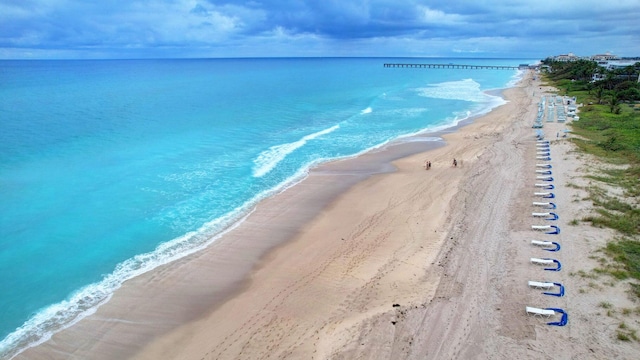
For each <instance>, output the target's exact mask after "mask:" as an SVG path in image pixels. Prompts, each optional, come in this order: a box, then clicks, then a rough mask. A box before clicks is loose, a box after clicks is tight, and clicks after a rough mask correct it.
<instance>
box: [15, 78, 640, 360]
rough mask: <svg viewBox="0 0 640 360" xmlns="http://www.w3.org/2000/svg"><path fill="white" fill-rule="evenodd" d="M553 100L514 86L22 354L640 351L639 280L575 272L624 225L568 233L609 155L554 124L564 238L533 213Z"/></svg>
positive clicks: (335, 167) (520, 355)
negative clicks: (601, 157) (592, 173)
mask: <svg viewBox="0 0 640 360" xmlns="http://www.w3.org/2000/svg"><path fill="white" fill-rule="evenodd" d="M551 90H552V89H548V88H544V89H541V88H540V84H539V83H537V82H536V81H534V80H532V78H531V76H528V77H527V78H526V79H525V80H523V81H521V82H520V84H519V85H518V86H517V87H515V88H512V89H509V90H507V91H506V92H505V96H506V98H507V99H508V100H509V103H508V104H506V105H504V106H501V107H499V108H497V109H495V110H494V111H492V112H491V113H490V114H488V115H486V116H484V117H482V118H479V119H476V120H474V121H473V123H471V124H469V125H466V126H464V127H462V128H460V129H457V130H456V131H455V132H451V133H447V134H444V135H443V138H444V139H445V140H446V146H440V147H437V148H434V147H435V145H437V144H436V143H427V142H415V143H412V144H409V145H407V144H405V145H402V146H397V147H392V148H391V149H387V150H385V151H382V152H377V153H373V154H368V155H366V156H364V157H360V158H359V159H357V161H355V162H354V161H353V160H352V161H344V162H338V163H334V164H329V165H327V166H323V167H321V168H319V169H316V170H314V171H313V172H312V173H311V174H310V176H309V178H308V179H307V180H305V181H304V182H303V183H301V184H299V185H297V186H295V187H293V188H291V189H289V190H288V191H285V192H284V193H282V194H280V195H278V196H275V197H273V198H271V199H269V200H267V201H265V202H263V203H261V204H260V205H259V206H258V208H257V209H256V211H255V212H254V213H253V214H251V215H250V216H249V217H248V218H247V220H246V221H245V222H244V223H243V224H242V225H241V226H239V227H238V228H236V229H233V230H232V231H230V232H229V233H228V234H226V235H225V236H223V237H222V238H221V239H220V240H219V241H217V242H216V243H214V244H213V245H212V246H211V247H209V248H208V249H207V250H205V251H201V252H199V253H197V254H194V255H192V256H189V257H187V258H185V259H183V260H180V261H178V262H175V263H172V264H169V265H167V266H163V267H162V268H160V269H157V270H155V271H153V272H151V273H148V274H146V275H144V276H140V277H138V278H136V279H133V280H131V281H129V282H127V283H126V284H125V286H123V288H121V289H120V290H118V291H117V292H116V293H115V295H114V296H113V298H112V299H111V301H110V302H109V303H108V304H106V305H104V306H102V307H101V308H100V309H99V310H98V311H97V313H96V314H94V315H93V316H90V317H87V318H85V319H83V320H82V321H80V322H78V323H77V324H76V325H75V326H72V327H70V328H69V329H67V330H65V331H62V332H60V333H58V334H56V335H55V336H54V337H53V338H52V339H51V340H50V341H48V342H46V343H44V344H42V345H40V346H38V347H35V348H32V349H29V350H28V351H25V352H24V353H23V354H21V355H20V356H18V357H17V358H20V359H55V358H65V359H66V358H73V359H121V358H135V359H263V358H278V359H280V358H288V359H546V358H560V359H632V358H638V356H639V354H640V346H638V343H637V342H634V341H632V342H621V341H619V340H617V339H616V336H615V335H616V329H617V328H618V326H619V324H620V323H621V322H622V321H626V325H627V326H629V327H630V328H632V329H637V328H640V326H639V325H638V324H639V323H638V321H637V314H635V313H631V314H627V311H624V314H623V310H622V309H623V308H628V309H632V308H634V307H635V305H634V304H633V303H632V302H631V300H629V297H628V296H627V295H626V294H625V290H626V287H625V284H624V283H613V282H611V281H610V280H609V279H607V278H598V279H590V278H587V277H583V276H579V275H575V274H577V273H579V271H580V270H583V271H585V272H588V271H589V270H591V269H592V268H594V267H596V266H597V265H598V264H597V261H596V260H595V259H592V258H591V257H590V254H591V253H592V252H593V251H594V250H596V249H597V248H599V247H601V246H603V245H604V244H605V243H606V240H607V239H609V238H610V237H611V235H612V233H611V232H609V231H608V230H603V229H594V228H591V227H589V226H588V225H578V226H569V225H568V223H569V222H570V221H571V220H573V219H576V218H580V217H582V216H583V215H584V214H585V213H586V212H588V211H589V208H590V206H589V203H588V202H586V201H582V200H580V201H576V200H577V199H581V198H583V197H584V196H585V195H584V193H581V191H583V190H581V189H579V188H578V187H576V186H568V185H569V184H576V185H583V184H582V182H585V181H586V180H584V178H583V177H581V175H582V174H583V172H584V171H588V170H589V167H586V166H585V164H586V163H587V162H588V161H589V162H590V161H593V160H591V159H588V158H586V157H584V156H579V155H578V154H576V153H574V152H572V147H571V144H570V143H569V142H567V141H565V140H563V139H560V140H556V139H555V136H556V135H555V134H556V132H557V131H560V130H562V129H564V128H565V126H564V125H561V124H546V123H545V129H544V131H545V133H546V134H547V136H548V138H549V139H552V140H553V141H552V144H551V153H552V157H553V160H552V161H551V163H552V165H553V169H552V170H553V176H554V178H555V182H554V184H555V185H556V190H554V192H555V193H556V195H557V198H556V199H554V200H555V202H556V203H557V205H558V209H557V210H556V212H557V213H558V214H559V215H560V220H559V221H557V223H558V225H559V226H560V228H561V229H562V232H561V234H560V235H545V234H544V233H540V232H534V231H532V230H531V225H533V224H543V223H544V220H536V219H534V218H532V216H531V212H534V211H540V210H539V209H536V208H535V207H533V206H532V202H533V201H536V200H538V201H540V199H538V198H535V197H534V196H533V192H534V191H536V189H535V188H534V186H533V184H534V183H535V182H536V179H535V176H536V174H535V172H534V170H535V164H536V160H535V151H536V150H535V141H534V138H533V133H534V132H533V130H532V129H531V124H532V123H533V120H534V119H535V114H536V112H537V104H538V101H539V99H540V95H541V94H542V92H543V91H551ZM429 148H432V149H431V150H429V151H428V152H424V151H425V150H427V149H429ZM417 151H421V152H420V153H418V154H417V155H410V156H404V155H406V154H405V153H414V154H415V153H416V152H417ZM368 156H371V157H373V158H375V159H374V160H375V161H373V160H371V159H373V158H371V159H370V160H367V157H368ZM385 156H387V157H390V158H398V157H401V156H403V157H402V158H400V159H398V160H396V161H394V162H393V165H394V166H395V171H392V170H393V169H392V168H390V167H389V166H384V165H379V164H381V163H384V162H381V161H380V157H385ZM453 158H456V159H458V160H459V164H458V167H455V168H454V167H453V166H452V164H451V163H452V160H453ZM426 159H428V160H430V161H431V162H432V168H431V169H430V170H428V171H426V170H425V169H424V168H423V167H422V165H423V164H424V161H425V160H426ZM372 174H374V175H372ZM336 194H340V195H339V196H335V195H336ZM531 239H539V240H552V241H557V242H560V243H561V244H562V250H561V251H560V252H557V253H547V252H544V251H542V250H540V249H538V248H534V247H532V246H531V245H530V240H531ZM530 257H554V258H556V259H558V260H560V261H561V262H562V265H563V269H562V270H561V271H560V272H549V271H544V270H542V268H541V267H538V266H535V265H531V264H530V263H529V258H530ZM528 280H537V281H554V282H561V283H563V284H564V285H565V286H566V289H567V295H566V296H565V297H563V298H556V297H551V296H547V295H542V294H541V291H540V290H532V289H529V288H528V287H527V281H528ZM607 283H610V284H607ZM603 301H607V302H608V303H610V304H611V305H612V308H611V309H604V308H602V306H600V305H599V304H601V303H602V302H603ZM525 306H536V307H559V308H564V309H565V310H567V311H568V313H569V323H568V325H567V326H565V327H552V326H547V325H546V324H545V322H546V321H547V320H542V319H539V318H533V317H530V316H527V315H526V313H525ZM611 310H613V311H611ZM607 312H609V313H608V314H607ZM557 319H558V317H556V318H554V320H557Z"/></svg>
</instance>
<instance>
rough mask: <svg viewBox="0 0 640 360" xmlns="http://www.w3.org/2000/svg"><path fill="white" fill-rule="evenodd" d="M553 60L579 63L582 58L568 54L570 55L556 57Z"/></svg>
mask: <svg viewBox="0 0 640 360" xmlns="http://www.w3.org/2000/svg"><path fill="white" fill-rule="evenodd" d="M553 60H555V61H562V62H567V61H578V60H580V57H578V56H576V55H575V54H574V53H568V54H562V55H557V56H554V57H553Z"/></svg>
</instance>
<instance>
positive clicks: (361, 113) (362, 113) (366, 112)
mask: <svg viewBox="0 0 640 360" xmlns="http://www.w3.org/2000/svg"><path fill="white" fill-rule="evenodd" d="M371 112H373V109H372V108H371V107H368V108H366V109H364V110H362V111H360V115H364V114H371Z"/></svg>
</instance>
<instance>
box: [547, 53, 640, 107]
mask: <svg viewBox="0 0 640 360" xmlns="http://www.w3.org/2000/svg"><path fill="white" fill-rule="evenodd" d="M542 63H543V64H544V65H547V67H546V69H547V72H548V76H549V78H550V79H551V80H553V81H562V80H565V81H566V80H569V81H571V83H570V85H569V87H570V89H571V90H576V91H577V90H586V91H588V93H589V94H592V95H593V96H594V97H595V98H596V100H597V101H598V104H607V105H609V107H610V111H611V112H612V113H614V112H615V113H617V112H619V111H620V106H619V105H620V103H621V102H625V101H627V102H634V101H640V83H639V82H638V76H639V75H640V62H636V63H635V64H633V65H629V66H625V67H620V68H614V69H608V68H605V67H603V66H600V65H599V64H598V63H597V62H596V61H593V60H578V61H567V62H564V61H555V60H553V59H552V58H547V59H545V60H543V61H542Z"/></svg>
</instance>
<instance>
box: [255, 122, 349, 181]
mask: <svg viewBox="0 0 640 360" xmlns="http://www.w3.org/2000/svg"><path fill="white" fill-rule="evenodd" d="M339 128H340V125H334V126H332V127H330V128H327V129H324V130H321V131H318V132H315V133H313V134H310V135H306V136H304V137H303V138H302V139H300V140H298V141H294V142H291V143H287V144H281V145H274V146H272V147H270V148H269V149H268V150H265V151H263V152H262V153H260V155H258V157H257V158H256V159H255V160H253V163H254V164H255V165H254V167H253V176H254V177H257V178H259V177H263V176H265V175H266V174H267V173H269V172H270V171H271V170H273V169H274V168H275V167H276V166H277V165H278V163H280V162H281V161H282V160H284V158H285V157H287V155H289V154H291V153H292V152H294V151H295V150H296V149H298V148H301V147H303V146H304V145H305V144H306V143H307V141H309V140H313V139H315V138H317V137H319V136H322V135H326V134H329V133H331V132H334V131H335V130H337V129H339Z"/></svg>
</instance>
